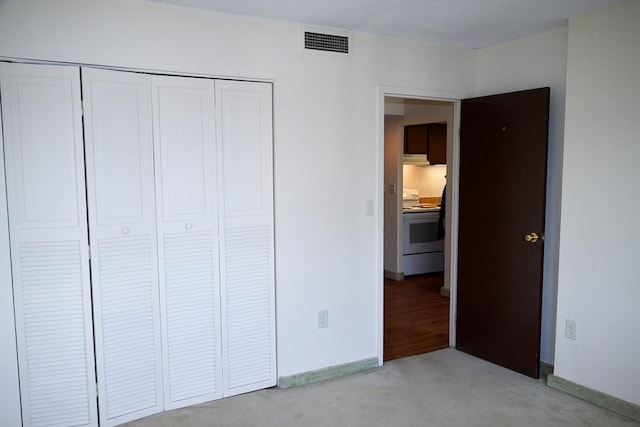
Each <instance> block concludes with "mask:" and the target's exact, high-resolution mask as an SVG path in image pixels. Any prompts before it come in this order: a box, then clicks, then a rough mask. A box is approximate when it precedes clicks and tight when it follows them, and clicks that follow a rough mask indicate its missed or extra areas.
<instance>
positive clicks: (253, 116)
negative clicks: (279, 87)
mask: <svg viewBox="0 0 640 427" xmlns="http://www.w3.org/2000/svg"><path fill="white" fill-rule="evenodd" d="M271 105H272V102H271V85H270V84H268V83H256V82H239V81H216V106H217V110H216V111H217V120H216V123H217V141H218V185H219V187H218V188H219V194H221V195H223V196H221V197H220V198H221V200H224V202H223V203H221V205H220V214H219V215H220V248H221V251H220V271H221V289H222V300H223V304H222V331H223V351H224V353H223V360H224V368H223V372H224V384H225V390H224V394H225V396H231V395H235V394H239V393H245V392H248V391H253V390H258V389H262V388H266V387H271V386H274V385H275V384H276V348H275V300H274V298H275V289H274V284H275V280H274V271H273V265H274V258H273V253H274V235H273V176H272V174H273V172H272V169H273V155H272V152H273V149H272V146H273V143H272V114H271V108H272V107H271Z"/></svg>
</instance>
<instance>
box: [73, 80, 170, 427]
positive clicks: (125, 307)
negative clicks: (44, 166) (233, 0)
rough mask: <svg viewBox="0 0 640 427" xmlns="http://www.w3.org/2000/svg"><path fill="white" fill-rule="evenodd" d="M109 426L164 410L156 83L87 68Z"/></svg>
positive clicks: (99, 331) (102, 377)
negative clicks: (154, 110) (153, 102)
mask: <svg viewBox="0 0 640 427" xmlns="http://www.w3.org/2000/svg"><path fill="white" fill-rule="evenodd" d="M82 88H83V95H84V111H85V117H84V126H85V145H86V168H87V169H86V170H87V200H88V212H89V236H90V240H91V279H92V288H93V304H94V324H95V345H96V365H97V374H98V390H99V392H98V401H99V408H100V424H101V425H103V426H108V425H114V424H120V423H123V422H126V421H129V420H132V419H137V418H142V417H144V416H147V415H150V414H153V413H157V412H161V411H162V409H163V406H164V405H163V401H162V393H163V389H162V354H161V337H160V311H159V309H160V307H159V303H160V299H159V290H158V262H157V243H156V218H155V215H156V212H155V190H154V166H153V123H152V118H151V111H152V107H151V78H150V76H148V75H145V74H137V73H128V72H119V71H110V70H98V69H91V68H83V69H82Z"/></svg>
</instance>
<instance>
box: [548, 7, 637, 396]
mask: <svg viewBox="0 0 640 427" xmlns="http://www.w3.org/2000/svg"><path fill="white" fill-rule="evenodd" d="M639 22H640V1H637V0H632V1H628V2H623V3H619V4H616V5H614V6H611V7H609V8H607V9H604V10H601V11H597V12H593V13H589V14H585V15H582V16H579V17H577V18H574V19H571V20H570V21H569V44H568V46H569V55H568V65H567V114H566V130H565V138H564V167H563V178H562V184H563V186H562V220H561V234H560V264H559V277H558V325H557V332H556V357H555V375H557V376H559V377H562V378H564V379H567V380H569V381H572V382H574V383H578V384H581V385H583V386H586V387H589V388H591V389H594V390H597V391H601V392H603V393H606V394H609V395H612V396H615V397H618V398H620V399H623V400H625V401H628V402H632V403H634V404H636V405H640V363H638V361H640V263H639V262H638V254H640V221H638V219H639V218H640V168H639V167H638V160H640V120H639V118H640V48H639V47H638V46H640V25H638V23H639ZM566 319H571V320H574V321H575V322H576V326H577V327H576V339H575V340H571V339H568V338H565V336H564V335H565V320H566Z"/></svg>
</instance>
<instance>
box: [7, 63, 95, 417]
mask: <svg viewBox="0 0 640 427" xmlns="http://www.w3.org/2000/svg"><path fill="white" fill-rule="evenodd" d="M0 81H1V89H0V90H1V91H2V115H3V116H2V122H3V129H4V144H5V164H6V174H7V198H8V206H9V232H10V239H11V262H12V272H13V287H14V304H15V315H16V336H17V345H18V364H19V373H20V392H21V400H22V417H23V423H24V425H25V426H54V425H74V426H88V425H97V405H96V391H95V389H96V386H95V370H94V369H95V368H94V354H93V338H92V324H91V289H90V283H89V259H88V255H89V253H88V243H87V219H86V204H85V185H84V182H85V180H84V155H83V146H82V128H81V123H82V117H81V99H80V74H79V69H78V68H77V67H58V66H44V65H25V64H0Z"/></svg>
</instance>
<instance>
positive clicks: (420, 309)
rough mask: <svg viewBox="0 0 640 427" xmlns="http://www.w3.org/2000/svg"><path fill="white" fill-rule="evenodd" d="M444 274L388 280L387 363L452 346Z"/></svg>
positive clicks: (385, 292) (386, 288) (386, 305)
mask: <svg viewBox="0 0 640 427" xmlns="http://www.w3.org/2000/svg"><path fill="white" fill-rule="evenodd" d="M442 284H443V273H433V274H422V275H417V276H409V277H406V278H405V280H401V281H394V280H389V279H385V283H384V360H385V361H386V360H393V359H398V358H401V357H407V356H413V355H415V354H422V353H428V352H430V351H435V350H439V349H441V348H446V347H448V346H449V298H446V297H443V296H441V295H440V287H442Z"/></svg>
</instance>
